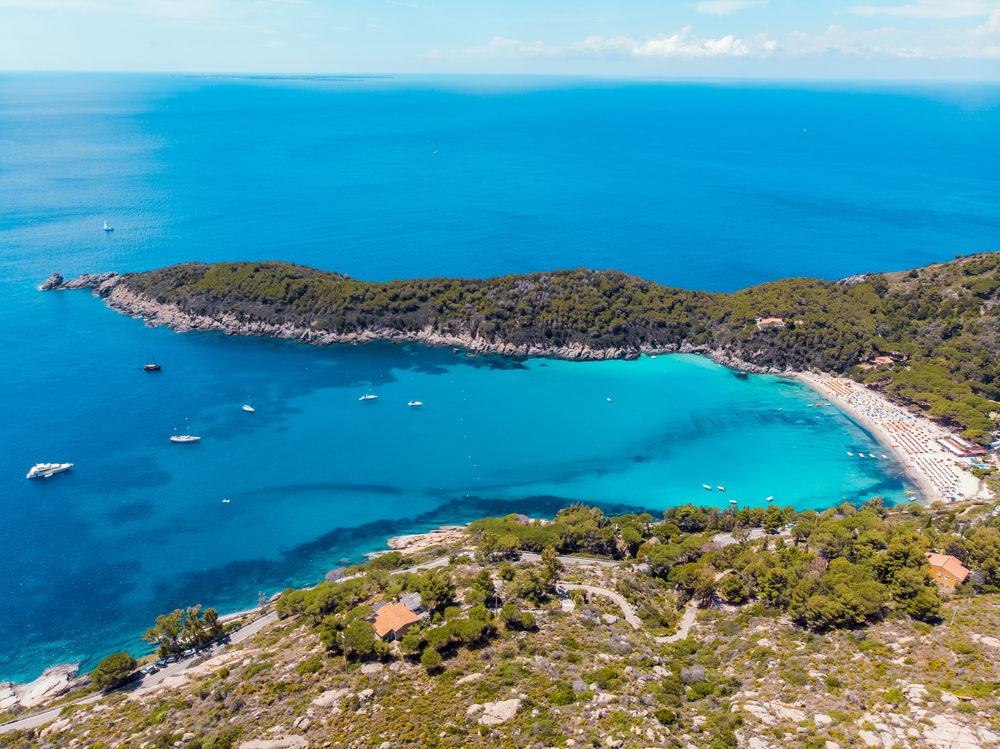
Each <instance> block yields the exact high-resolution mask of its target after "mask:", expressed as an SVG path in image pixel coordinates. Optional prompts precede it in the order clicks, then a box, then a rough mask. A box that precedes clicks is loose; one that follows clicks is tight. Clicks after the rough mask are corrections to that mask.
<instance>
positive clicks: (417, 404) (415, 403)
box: [406, 401, 424, 406]
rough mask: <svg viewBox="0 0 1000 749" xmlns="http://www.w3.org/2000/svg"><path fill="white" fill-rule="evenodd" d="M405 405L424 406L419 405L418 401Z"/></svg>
mask: <svg viewBox="0 0 1000 749" xmlns="http://www.w3.org/2000/svg"><path fill="white" fill-rule="evenodd" d="M406 405H408V406H422V405H424V404H423V403H421V402H420V401H410V402H409V403H407V404H406Z"/></svg>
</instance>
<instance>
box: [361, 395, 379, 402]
mask: <svg viewBox="0 0 1000 749" xmlns="http://www.w3.org/2000/svg"><path fill="white" fill-rule="evenodd" d="M358 400H359V401H377V400H378V396H377V395H375V394H374V393H366V394H365V395H362V396H361V397H360V398H358Z"/></svg>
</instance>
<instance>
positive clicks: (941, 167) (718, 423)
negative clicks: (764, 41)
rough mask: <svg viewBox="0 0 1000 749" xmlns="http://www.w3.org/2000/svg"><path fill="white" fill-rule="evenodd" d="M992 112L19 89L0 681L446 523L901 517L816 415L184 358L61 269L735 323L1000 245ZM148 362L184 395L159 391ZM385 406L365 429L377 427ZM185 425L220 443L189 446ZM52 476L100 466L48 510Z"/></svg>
mask: <svg viewBox="0 0 1000 749" xmlns="http://www.w3.org/2000/svg"><path fill="white" fill-rule="evenodd" d="M996 101H997V96H996V89H995V88H983V87H979V88H976V87H964V88H963V87H958V88H954V87H953V88H949V89H940V88H937V89H936V88H933V87H922V88H921V87H902V88H900V87H897V88H895V89H885V88H882V89H880V88H877V87H876V88H868V89H865V90H849V89H845V88H844V87H838V86H831V85H825V86H813V87H810V86H799V87H781V86H770V87H768V86H749V85H745V84H731V85H730V84H726V85H705V84H682V83H663V82H627V81H625V82H622V81H619V82H615V81H587V80H582V79H523V78H497V79H487V78H480V79H476V78H449V79H443V78H433V79H426V78H379V79H347V80H338V81H319V80H259V79H257V80H248V79H209V78H191V77H183V78H173V77H169V76H145V75H134V76H124V75H29V74H24V75H3V76H0V317H2V319H3V321H4V325H3V326H0V350H2V351H3V352H4V355H3V357H2V360H0V412H2V413H3V415H4V418H3V419H2V420H0V448H2V449H0V509H2V511H3V519H2V521H0V548H3V549H4V555H5V558H4V568H3V569H4V572H3V574H2V577H0V595H2V596H3V604H4V605H3V606H2V607H0V680H5V679H11V680H15V681H22V680H25V679H28V678H32V677H34V676H36V675H37V674H38V673H39V672H40V671H41V670H42V669H43V668H44V667H46V666H48V665H51V664H53V663H57V662H64V661H71V660H79V661H81V662H82V664H83V665H84V667H87V666H92V665H93V664H94V663H95V662H96V659H97V658H99V657H101V656H102V655H104V654H106V653H107V652H110V651H111V650H115V649H121V648H125V649H130V650H132V651H133V652H137V653H138V652H142V645H141V644H140V643H137V640H136V636H137V635H138V634H139V633H141V631H142V630H143V629H144V628H145V627H146V626H148V625H149V624H150V623H152V620H153V619H154V618H155V616H156V614H158V613H161V612H163V611H167V610H170V609H172V608H174V607H177V606H185V605H192V604H195V603H202V604H205V605H216V606H218V607H220V608H222V609H224V610H225V609H230V610H231V609H236V608H241V607H244V606H246V605H251V604H253V603H254V602H255V601H256V597H257V592H258V591H264V592H265V593H266V594H268V595H269V594H271V593H274V592H276V591H278V590H281V589H282V588H284V587H286V586H287V585H291V584H305V583H309V582H313V581H315V580H316V579H317V577H318V576H321V575H322V574H323V573H324V572H325V571H326V570H328V569H330V568H331V567H333V566H337V564H338V562H337V560H338V559H340V558H342V557H345V556H346V557H348V558H350V559H352V560H353V561H359V560H360V556H359V555H360V553H361V552H363V551H368V550H371V549H373V548H377V547H379V546H380V545H381V544H382V543H383V542H384V539H385V537H386V536H388V535H392V534H395V533H401V532H406V531H410V530H413V529H419V528H426V527H431V526H433V525H436V524H439V523H442V522H460V521H465V520H469V519H472V518H474V517H478V516H480V515H483V514H488V513H493V514H496V513H506V512H509V511H512V510H517V511H521V512H529V513H538V514H548V515H551V514H552V513H553V512H555V510H557V509H558V508H559V507H561V506H565V505H566V504H568V503H571V502H574V501H584V502H590V503H599V504H601V505H602V506H605V507H607V508H609V510H615V511H619V510H621V509H625V508H636V509H648V510H650V511H661V510H662V509H663V508H665V507H667V506H670V505H672V504H678V503H683V502H689V501H690V502H695V503H698V504H711V505H714V506H720V505H722V504H725V503H726V502H727V501H728V499H730V498H732V499H736V500H738V501H739V502H740V503H741V504H755V505H761V504H763V503H764V498H765V497H766V496H770V495H773V496H774V497H775V502H776V503H779V504H781V505H783V506H784V505H793V506H795V507H796V508H797V509H800V510H801V509H806V508H809V507H817V508H818V507H826V506H829V505H830V504H833V503H836V502H838V501H840V500H841V499H842V498H845V497H846V498H847V499H849V500H850V501H861V500H863V499H866V498H867V497H869V496H872V495H874V494H883V495H885V496H887V497H888V498H889V499H890V500H892V499H900V498H901V496H902V494H901V493H902V491H903V489H904V483H903V479H902V478H901V476H900V472H899V469H898V466H895V465H893V464H892V463H891V462H890V461H881V460H879V461H870V462H860V461H858V462H855V461H851V460H850V458H848V457H847V455H846V453H847V452H848V451H850V452H855V453H857V452H860V451H862V450H863V451H864V452H866V453H867V452H871V453H874V454H880V451H879V450H878V448H877V446H876V445H875V444H874V443H873V442H872V441H871V439H870V438H869V437H868V436H867V435H866V434H865V433H864V432H863V431H862V430H860V429H859V428H858V427H857V426H855V425H853V424H852V423H851V422H850V421H849V420H848V419H847V418H846V417H845V416H843V414H841V413H840V412H838V411H836V410H834V409H814V408H807V407H806V405H807V404H808V403H810V402H812V401H814V400H815V399H816V396H815V395H814V394H812V393H810V392H809V391H807V390H806V389H804V388H803V387H801V386H799V385H797V384H794V383H788V382H785V381H781V380H777V379H773V378H767V377H752V378H750V379H749V380H745V381H743V380H739V379H737V378H735V377H734V376H733V375H732V373H730V372H728V371H726V370H723V369H721V368H719V367H716V366H715V365H713V364H711V363H710V362H708V361H707V360H704V359H701V358H698V357H686V356H670V357H662V356H661V357H658V358H657V359H655V360H654V359H650V358H643V359H640V360H638V361H634V362H604V363H590V364H580V363H568V362H558V361H545V360H537V359H535V360H527V361H515V360H502V359H494V358H481V359H480V358H469V357H466V356H465V355H464V354H462V353H455V352H452V351H451V349H427V348H422V347H416V346H392V345H382V344H377V345H369V346H358V347H336V348H328V349H316V348H311V347H307V346H301V345H298V344H294V343H290V342H282V341H272V340H262V339H254V340H251V339H233V338H226V337H223V336H218V335H209V334H184V335H177V334H173V333H171V332H170V331H167V330H163V329H147V328H145V327H144V326H143V324H142V322H141V321H138V320H132V319H129V318H127V317H124V316H121V315H118V314H117V313H114V312H112V311H110V310H107V309H106V308H104V307H103V305H102V303H101V302H100V301H98V300H94V299H92V298H91V297H90V295H89V293H88V292H58V293H45V294H43V293H40V292H38V291H37V290H36V287H37V286H38V284H39V283H41V281H42V280H44V279H45V278H46V277H47V276H48V275H49V274H50V273H51V272H52V271H53V270H58V271H59V272H61V273H63V274H64V275H65V276H67V277H71V276H73V275H75V274H77V273H82V272H92V271H102V270H111V269H113V270H118V271H120V272H125V271H135V270H143V269H149V268H155V267H159V266H162V265H166V264H170V263H174V262H181V261H185V260H203V261H223V260H232V259H282V260H291V261H295V262H300V263H303V264H308V265H312V266H316V267H321V268H325V269H331V270H339V271H341V272H346V273H350V274H351V275H352V276H356V277H360V278H366V279H373V280H381V279H388V278H396V277H419V276H435V275H452V276H484V275H494V274H502V273H511V272H522V271H533V270H544V269H552V268H560V267H577V266H580V265H586V266H591V267H597V268H606V267H614V268H618V269H621V270H625V271H628V272H632V273H636V274H637V275H640V276H642V277H645V278H655V279H657V280H658V281H660V282H662V283H669V284H672V285H678V286H689V287H697V288H708V289H712V290H732V289H736V288H740V287H743V286H746V285H749V284H751V283H757V282H760V281H765V280H769V279H773V278H779V277H783V276H788V275H796V274H804V275H814V276H826V277H830V278H836V277H840V276H844V275H849V274H851V273H854V272H858V271H864V270H878V269H881V268H886V269H892V268H900V267H909V266H913V265H922V264H924V263H927V262H930V261H934V260H944V259H948V258H949V257H951V256H952V255H953V254H955V253H969V252H976V251H983V250H988V249H993V248H994V247H995V246H996V245H997V239H998V238H1000V229H998V222H997V216H998V215H1000V212H998V210H997V208H998V205H1000V199H998V187H997V181H996V174H998V173H1000V169H998V168H997V167H998V166H1000V164H998V146H997V144H996V142H995V138H993V137H992V134H994V133H995V132H996V131H997V124H998V122H997V111H998V110H997V106H996ZM804 130H805V132H803V131H804ZM434 151H438V153H437V154H434ZM105 220H107V221H108V222H109V223H110V224H111V225H112V226H114V227H115V230H114V232H108V233H105V232H103V231H102V230H101V225H102V223H103V221H105ZM154 355H155V356H156V359H157V361H158V362H160V363H161V364H162V365H163V371H162V372H160V373H155V374H147V373H144V372H142V371H140V367H141V366H142V364H143V363H144V362H145V361H146V359H147V358H151V357H152V356H154ZM369 382H370V383H371V387H372V388H373V391H374V392H375V393H377V394H378V395H379V398H378V400H377V402H375V403H368V402H361V401H359V400H358V398H359V397H360V395H362V394H363V393H364V392H366V391H367V390H368V388H369ZM609 398H610V399H611V401H610V402H609V401H608V399H609ZM248 399H249V402H250V403H251V404H252V405H253V406H254V408H255V409H256V411H255V413H253V414H248V413H246V412H245V411H243V410H242V409H241V408H240V406H241V405H242V404H243V403H244V402H246V401H247V400H248ZM412 399H417V400H421V401H423V402H424V403H425V404H426V405H425V406H424V407H423V408H422V409H419V410H416V409H411V408H409V407H407V405H406V403H407V402H408V401H409V400H412ZM188 426H190V427H191V431H192V433H197V434H199V435H200V436H202V438H203V439H202V442H201V443H200V444H197V445H176V444H172V443H170V442H169V441H168V439H167V437H168V436H169V435H170V434H172V433H174V430H175V429H179V430H182V431H183V430H185V429H187V427H188ZM41 461H70V462H73V463H74V464H75V467H74V469H73V471H72V472H71V473H69V474H65V475H61V476H57V477H55V478H53V479H52V480H48V481H30V482H29V481H27V480H26V479H24V478H23V476H24V474H25V473H26V471H27V468H28V467H30V466H31V465H32V464H33V463H35V462H41ZM702 484H709V485H712V486H718V485H721V486H725V487H726V492H725V494H721V493H720V492H719V491H718V490H717V489H715V490H713V491H712V492H711V493H709V492H706V491H705V490H704V489H703V488H702V487H701V485H702ZM224 499H228V500H229V501H228V502H223V500H224Z"/></svg>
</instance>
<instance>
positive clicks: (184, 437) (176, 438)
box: [170, 434, 201, 442]
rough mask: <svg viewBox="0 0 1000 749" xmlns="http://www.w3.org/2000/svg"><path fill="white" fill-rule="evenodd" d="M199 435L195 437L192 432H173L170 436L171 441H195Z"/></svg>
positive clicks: (198, 438)
mask: <svg viewBox="0 0 1000 749" xmlns="http://www.w3.org/2000/svg"><path fill="white" fill-rule="evenodd" d="M200 439H201V437H195V436H194V435H193V434H175V435H173V436H172V437H171V438H170V441H171V442H197V441H198V440H200Z"/></svg>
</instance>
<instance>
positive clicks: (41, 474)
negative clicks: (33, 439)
mask: <svg viewBox="0 0 1000 749" xmlns="http://www.w3.org/2000/svg"><path fill="white" fill-rule="evenodd" d="M72 467H73V464H72V463H35V465H33V466H32V467H31V470H30V471H28V475H27V477H26V478H29V479H47V478H48V477H49V476H53V475H55V474H57V473H62V472H63V471H68V470H69V469H70V468H72Z"/></svg>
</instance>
